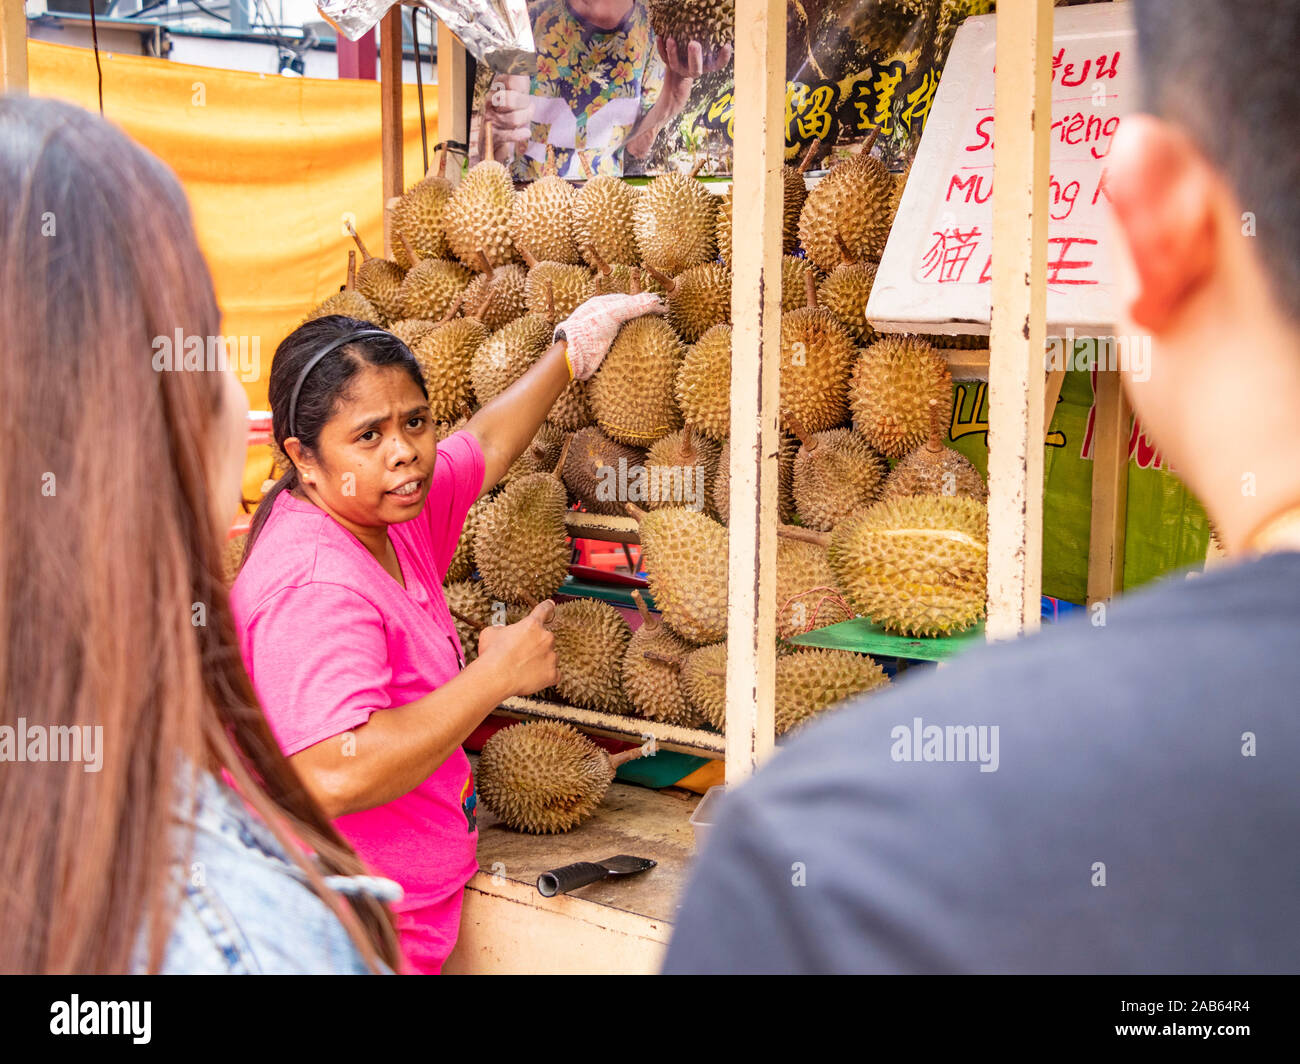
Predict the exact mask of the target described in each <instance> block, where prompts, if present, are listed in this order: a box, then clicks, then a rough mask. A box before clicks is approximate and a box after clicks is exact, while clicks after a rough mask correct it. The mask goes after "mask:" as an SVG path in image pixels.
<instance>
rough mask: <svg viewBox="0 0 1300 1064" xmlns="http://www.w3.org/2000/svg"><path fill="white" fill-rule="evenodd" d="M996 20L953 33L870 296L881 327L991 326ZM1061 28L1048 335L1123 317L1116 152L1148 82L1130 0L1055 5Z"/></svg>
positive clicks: (977, 329)
mask: <svg viewBox="0 0 1300 1064" xmlns="http://www.w3.org/2000/svg"><path fill="white" fill-rule="evenodd" d="M996 20H997V16H996V15H983V16H979V17H976V18H970V19H967V20H966V22H965V23H964V24H963V25H962V27H961V29H960V30H959V31H958V33H957V37H956V40H955V41H954V42H953V46H952V51H951V52H950V54H949V56H948V62H947V64H946V66H945V69H944V72H943V78H942V80H941V81H940V82H939V91H938V95H937V96H936V98H935V102H934V107H933V109H932V110H931V113H930V118H929V121H928V122H927V124H926V127H925V133H924V135H923V137H922V139H921V144H920V147H919V149H918V150H917V155H916V161H915V163H914V164H913V166H912V171H911V176H910V178H909V180H908V183H907V188H906V191H905V192H904V193H903V200H902V203H901V204H900V206H899V211H898V217H897V219H896V220H895V222H894V227H893V229H892V231H891V232H890V234H889V243H888V245H887V246H886V248H885V253H884V256H883V257H882V259H881V262H880V268H879V270H878V271H877V275H876V282H875V285H874V286H873V288H872V292H871V299H870V302H869V303H868V304H867V318H868V319H869V320H870V321H871V322H872V324H873V325H875V327H876V328H877V329H880V330H882V331H884V332H918V331H919V332H932V333H953V334H955V333H971V334H977V335H987V334H988V329H989V313H990V282H991V279H992V269H993V201H992V197H993V151H994V145H995V140H996V135H995V130H994V120H993V68H994V59H995V38H996V33H995V27H996ZM1053 37H1054V40H1053V46H1052V129H1051V177H1050V181H1049V186H1048V196H1047V199H1048V247H1047V323H1048V332H1049V334H1051V333H1053V332H1060V331H1063V330H1064V329H1066V328H1069V327H1073V328H1075V329H1076V330H1080V331H1086V330H1088V329H1094V328H1096V327H1099V326H1109V325H1111V324H1112V323H1113V322H1114V317H1115V312H1114V288H1113V284H1114V276H1113V272H1112V268H1111V261H1110V256H1109V254H1108V251H1107V247H1106V244H1107V219H1106V191H1105V179H1106V158H1107V156H1108V155H1109V154H1110V149H1111V145H1112V143H1113V140H1114V136H1115V130H1116V129H1117V128H1118V127H1119V123H1120V117H1121V116H1122V115H1123V114H1124V113H1125V112H1126V111H1128V110H1132V109H1133V108H1134V107H1135V106H1136V95H1137V91H1138V83H1137V77H1136V74H1137V71H1136V36H1135V33H1134V29H1133V24H1132V18H1131V15H1130V13H1129V5H1128V4H1127V3H1106V4H1093V5H1090V6H1085V7H1069V8H1058V9H1057V10H1056V12H1055V28H1054V33H1053Z"/></svg>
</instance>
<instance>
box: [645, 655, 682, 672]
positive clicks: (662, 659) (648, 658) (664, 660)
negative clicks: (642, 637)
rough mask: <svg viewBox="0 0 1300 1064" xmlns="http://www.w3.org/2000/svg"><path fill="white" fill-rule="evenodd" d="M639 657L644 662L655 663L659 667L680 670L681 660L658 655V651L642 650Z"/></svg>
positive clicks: (670, 656)
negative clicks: (667, 666) (664, 666)
mask: <svg viewBox="0 0 1300 1064" xmlns="http://www.w3.org/2000/svg"><path fill="white" fill-rule="evenodd" d="M641 656H642V657H643V658H645V659H646V661H657V662H659V663H660V664H661V665H671V666H672V667H673V668H675V669H680V668H681V667H682V659H681V658H675V657H673V656H672V655H671V654H663V653H660V652H659V651H658V650H643V651H642V652H641Z"/></svg>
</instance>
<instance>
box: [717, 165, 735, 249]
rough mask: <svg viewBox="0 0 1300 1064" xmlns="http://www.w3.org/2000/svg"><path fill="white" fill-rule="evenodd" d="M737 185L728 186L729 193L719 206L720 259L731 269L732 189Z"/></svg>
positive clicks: (724, 195)
mask: <svg viewBox="0 0 1300 1064" xmlns="http://www.w3.org/2000/svg"><path fill="white" fill-rule="evenodd" d="M734 188H735V185H728V186H727V191H726V193H725V194H723V196H722V197H721V200H722V202H721V203H719V204H718V224H717V227H716V229H715V234H716V236H717V238H718V258H720V259H721V260H722V261H723V262H724V263H725V264H726V266H727V268H728V269H730V268H731V203H732V196H731V192H732V189H734Z"/></svg>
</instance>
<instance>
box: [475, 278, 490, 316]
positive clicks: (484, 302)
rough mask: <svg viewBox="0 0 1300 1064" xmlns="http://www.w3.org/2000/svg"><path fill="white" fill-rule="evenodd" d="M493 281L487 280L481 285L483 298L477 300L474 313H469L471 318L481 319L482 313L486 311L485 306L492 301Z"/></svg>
mask: <svg viewBox="0 0 1300 1064" xmlns="http://www.w3.org/2000/svg"><path fill="white" fill-rule="evenodd" d="M493 283H494V282H492V281H490V280H489V281H488V282H487V284H485V285H484V286H483V298H482V299H481V300H480V301H479V305H478V306H477V307H475V308H474V313H472V314H471V315H470V317H471V318H477V319H478V320H479V321H482V320H483V315H484V314H486V313H487V308H488V307H489V306H490V305H491V303H492V285H493Z"/></svg>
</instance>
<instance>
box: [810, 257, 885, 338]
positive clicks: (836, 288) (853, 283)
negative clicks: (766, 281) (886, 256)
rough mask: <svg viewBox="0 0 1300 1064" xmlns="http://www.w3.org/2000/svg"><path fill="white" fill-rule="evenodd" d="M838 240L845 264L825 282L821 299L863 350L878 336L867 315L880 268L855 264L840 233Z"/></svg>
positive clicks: (861, 263) (820, 292) (819, 297)
mask: <svg viewBox="0 0 1300 1064" xmlns="http://www.w3.org/2000/svg"><path fill="white" fill-rule="evenodd" d="M835 239H836V242H837V243H838V244H839V245H840V246H841V255H842V257H843V259H844V261H843V262H841V263H840V265H838V266H836V267H835V269H833V270H832V271H831V275H830V276H829V277H827V278H826V280H824V281H823V282H822V284H821V289H820V290H819V291H818V293H817V297H818V299H819V300H820V302H821V305H822V306H823V307H825V308H826V309H827V310H829V311H830V312H831V313H832V314H834V315H835V317H836V318H838V319H839V322H840V324H841V325H843V326H844V328H846V329H848V331H849V335H850V336H852V337H853V341H854V343H856V344H858V345H859V346H861V345H863V344H869V343H871V341H872V340H874V339H875V336H876V330H875V329H873V328H872V327H871V323H870V322H869V321H867V315H866V310H867V300H868V299H869V298H870V297H871V286H872V285H873V284H875V283H876V265H875V263H873V262H854V261H853V258H852V256H851V255H849V253H848V249H847V248H845V247H844V246H843V244H844V241H843V240H842V239H840V235H839V233H836V234H835Z"/></svg>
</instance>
